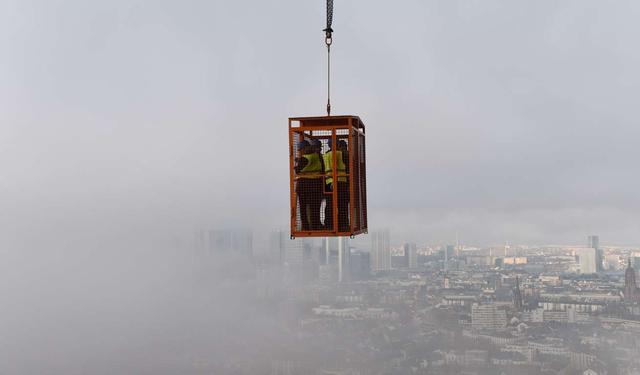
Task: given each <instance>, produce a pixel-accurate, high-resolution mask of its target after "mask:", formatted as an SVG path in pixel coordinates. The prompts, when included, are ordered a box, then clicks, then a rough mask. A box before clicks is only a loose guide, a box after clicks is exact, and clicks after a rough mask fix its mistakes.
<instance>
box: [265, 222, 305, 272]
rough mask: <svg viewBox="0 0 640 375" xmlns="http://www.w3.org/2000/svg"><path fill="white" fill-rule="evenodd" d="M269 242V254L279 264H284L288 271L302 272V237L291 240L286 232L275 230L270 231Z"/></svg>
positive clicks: (303, 245) (303, 250)
mask: <svg viewBox="0 0 640 375" xmlns="http://www.w3.org/2000/svg"><path fill="white" fill-rule="evenodd" d="M269 244H270V247H269V248H270V252H271V256H272V258H275V259H277V262H278V264H279V265H281V266H286V267H287V269H288V270H289V271H290V272H293V273H302V267H303V263H304V256H305V242H304V239H302V238H296V239H294V240H292V239H290V237H289V234H288V232H286V231H284V230H275V231H273V232H271V236H270V240H269Z"/></svg>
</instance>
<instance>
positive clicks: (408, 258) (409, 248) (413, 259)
mask: <svg viewBox="0 0 640 375" xmlns="http://www.w3.org/2000/svg"><path fill="white" fill-rule="evenodd" d="M404 259H405V266H407V267H409V268H416V267H418V248H417V246H416V244H414V243H405V244H404Z"/></svg>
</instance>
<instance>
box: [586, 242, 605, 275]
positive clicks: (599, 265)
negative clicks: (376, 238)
mask: <svg viewBox="0 0 640 375" xmlns="http://www.w3.org/2000/svg"><path fill="white" fill-rule="evenodd" d="M587 247H590V248H593V249H596V271H597V272H602V271H604V252H603V251H602V249H601V248H600V237H599V236H595V235H591V236H589V237H587Z"/></svg>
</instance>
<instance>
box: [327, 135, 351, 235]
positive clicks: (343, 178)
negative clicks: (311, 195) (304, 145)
mask: <svg viewBox="0 0 640 375" xmlns="http://www.w3.org/2000/svg"><path fill="white" fill-rule="evenodd" d="M347 152H348V147H347V143H346V142H345V141H343V140H340V141H338V147H337V150H336V163H337V171H336V172H337V175H338V182H337V184H334V181H333V147H331V142H329V151H327V152H326V153H325V154H324V155H323V159H324V166H325V176H326V177H325V183H326V190H327V191H330V192H333V191H334V189H336V188H337V189H338V191H337V193H338V231H339V232H347V231H349V182H348V180H347V165H348V164H349V160H348V159H345V158H347V157H348V155H347ZM324 217H325V227H326V228H327V229H328V230H331V229H333V228H334V226H333V194H328V195H327V202H326V206H325V215H324Z"/></svg>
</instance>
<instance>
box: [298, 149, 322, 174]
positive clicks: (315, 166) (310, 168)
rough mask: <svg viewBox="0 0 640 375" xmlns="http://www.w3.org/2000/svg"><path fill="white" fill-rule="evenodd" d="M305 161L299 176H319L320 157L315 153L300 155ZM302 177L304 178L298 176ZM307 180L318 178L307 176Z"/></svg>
mask: <svg viewBox="0 0 640 375" xmlns="http://www.w3.org/2000/svg"><path fill="white" fill-rule="evenodd" d="M302 157H303V158H305V159H307V165H305V166H304V168H302V170H300V172H299V174H301V175H304V174H320V173H322V163H321V162H320V156H319V155H318V154H316V153H313V154H305V155H302ZM300 177H304V176H300ZM307 178H318V176H309V177H307Z"/></svg>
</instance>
